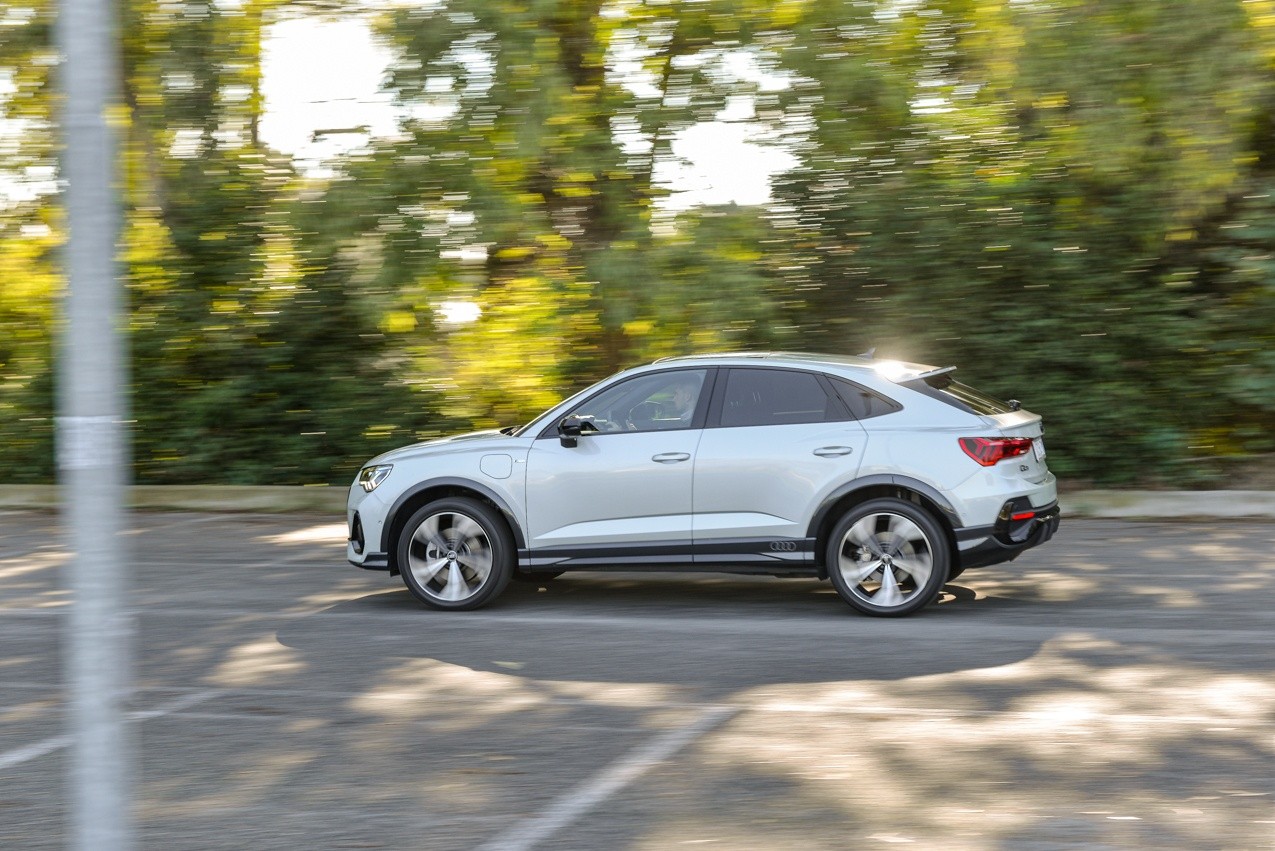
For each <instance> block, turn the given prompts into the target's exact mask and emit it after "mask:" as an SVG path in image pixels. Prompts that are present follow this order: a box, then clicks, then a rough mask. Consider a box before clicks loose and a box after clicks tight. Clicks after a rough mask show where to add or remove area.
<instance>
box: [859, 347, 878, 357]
mask: <svg viewBox="0 0 1275 851" xmlns="http://www.w3.org/2000/svg"><path fill="white" fill-rule="evenodd" d="M876 356H877V347H876V346H873V347H872V348H870V349H868V350H867V351H866V352H864V353H863V354H861V355H859V357H861V358H867V359H868V360H872V359H873V358H874V357H876Z"/></svg>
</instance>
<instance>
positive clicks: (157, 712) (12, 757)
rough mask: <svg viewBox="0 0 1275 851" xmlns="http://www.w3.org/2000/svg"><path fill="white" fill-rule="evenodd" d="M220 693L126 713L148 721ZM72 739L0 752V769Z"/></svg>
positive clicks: (56, 748) (212, 691)
mask: <svg viewBox="0 0 1275 851" xmlns="http://www.w3.org/2000/svg"><path fill="white" fill-rule="evenodd" d="M220 694H221V690H220V689H207V690H205V691H199V692H194V693H192V694H183V695H180V696H179V697H175V698H173V699H172V700H170V701H168V702H167V703H163V704H160V705H159V706H157V707H155V708H154V709H145V710H140V711H137V712H130V713H128V716H127V718H128V720H129V721H149V720H151V719H152V718H162V717H164V716H165V715H172V714H174V713H177V712H181V711H182V710H183V709H189V708H190V707H192V706H195V705H197V704H200V703H203V702H204V701H206V700H211V699H212V698H214V697H217V696H218V695H220ZM73 741H74V739H73V738H72V737H71V736H69V735H62V736H50V737H49V738H47V739H43V740H41V741H39V742H33V743H32V744H29V745H24V746H23V747H20V748H14V749H13V750H11V751H6V752H5V753H0V770H3V769H6V768H12V767H13V766H15V765H21V764H22V763H24V762H30V761H31V760H33V759H39V758H40V757H42V756H47V755H48V754H51V753H54V752H55V751H60V750H62V749H63V748H69V747H70V746H71V744H72V742H73Z"/></svg>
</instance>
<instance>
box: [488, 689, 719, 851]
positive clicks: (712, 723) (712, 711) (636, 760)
mask: <svg viewBox="0 0 1275 851" xmlns="http://www.w3.org/2000/svg"><path fill="white" fill-rule="evenodd" d="M738 712H739V708H737V707H733V706H714V707H711V708H709V709H707V710H705V711H704V712H703V713H701V714H700V716H699V717H698V718H696V719H695V720H694V721H692V722H691V723H690V724H687V725H686V726H684V727H679V728H677V729H675V730H670V731H668V732H667V733H665V734H664V735H662V736H658V737H656V738H655V739H654V740H652V741H651V742H649V743H648V744H646V745H643V746H641V747H639V748H637V749H636V750H633V751H631V752H630V753H629V754H628V755H627V756H625V757H623V758H621V759H620V760H619V761H617V762H614V763H612V764H611V765H609V766H607V767H606V768H604V769H603V770H602V771H600V772H598V773H597V774H595V775H594V776H593V777H590V778H589V779H588V780H586V781H585V782H584V783H581V784H580V785H579V786H577V787H576V788H574V789H572V790H571V791H570V792H568V793H567V794H565V795H563V796H562V797H561V798H559V799H558V800H556V801H554V802H553V803H552V804H550V805H549V808H548V809H547V810H546V811H545V812H543V813H541V814H540V815H538V816H536V817H535V818H531V819H527V820H525V821H523V822H521V823H519V824H516V825H514V826H513V827H512V828H511V829H509V830H507V831H505V832H504V833H502V834H500V835H499V836H497V837H496V838H495V839H492V840H491V841H489V842H487V843H486V844H484V845H482V846H481V848H480V850H479V851H526V849H530V848H533V847H535V845H536V844H537V843H539V842H542V841H543V840H545V839H548V838H549V837H551V836H553V835H554V834H555V833H557V832H558V831H560V830H562V829H563V828H564V827H566V826H567V825H569V824H571V823H572V822H574V821H576V820H577V819H579V818H580V817H581V816H582V815H584V814H585V813H587V812H588V811H589V810H591V809H593V808H594V807H596V806H597V805H598V804H600V803H601V802H602V801H605V800H606V799H607V798H609V797H611V796H612V795H614V794H615V793H616V792H619V791H620V790H621V789H623V788H624V787H626V786H628V785H629V784H631V783H632V782H633V781H635V780H637V779H638V778H639V777H641V776H642V775H643V774H646V772H648V771H650V770H651V769H652V768H654V767H655V766H657V765H659V764H660V763H661V762H663V761H664V760H666V759H668V758H669V757H670V756H672V755H673V754H675V753H677V752H678V751H679V750H681V749H682V748H683V747H685V746H686V745H687V744H688V743H690V742H692V741H694V740H695V739H697V738H699V737H700V736H702V735H704V734H705V733H707V732H708V731H709V730H712V729H713V728H714V727H717V726H718V725H720V724H721V723H723V722H724V721H726V720H727V719H728V718H731V717H732V716H734V715H735V714H736V713H738Z"/></svg>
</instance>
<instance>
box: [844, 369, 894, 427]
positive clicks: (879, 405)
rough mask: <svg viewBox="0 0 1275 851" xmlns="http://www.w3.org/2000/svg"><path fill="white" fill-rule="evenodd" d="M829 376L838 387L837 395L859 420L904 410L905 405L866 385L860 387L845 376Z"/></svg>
mask: <svg viewBox="0 0 1275 851" xmlns="http://www.w3.org/2000/svg"><path fill="white" fill-rule="evenodd" d="M828 377H829V379H831V381H832V386H833V387H835V388H837V395H839V396H840V397H841V399H842V401H843V402H845V403H846V407H848V408H849V409H850V414H851V415H852V416H853V417H854V418H855V419H857V420H866V419H870V418H872V417H879V416H881V415H883V414H892V413H894V412H895V411H901V410H903V406H902V405H900V404H899V403H898V402H895V401H893V400H891V399H887V398H885V397H884V396H878V395H877V394H876V393H873V392H872V391H871V390H869V389H867V388H866V387H860V386H859V385H858V384H854V383H852V382H849V381H846V380H845V379H843V378H833V377H832V376H828Z"/></svg>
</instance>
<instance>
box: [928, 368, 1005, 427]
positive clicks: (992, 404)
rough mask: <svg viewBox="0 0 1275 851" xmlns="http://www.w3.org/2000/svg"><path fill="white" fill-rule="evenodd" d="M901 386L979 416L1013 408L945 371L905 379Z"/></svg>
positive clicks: (1003, 411) (1001, 412) (1003, 412)
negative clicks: (908, 379)
mask: <svg viewBox="0 0 1275 851" xmlns="http://www.w3.org/2000/svg"><path fill="white" fill-rule="evenodd" d="M903 386H904V387H908V388H910V389H912V390H916V391H917V392H918V393H924V394H925V395H926V396H929V397H930V398H931V399H938V400H939V401H940V402H946V403H947V404H949V405H951V406H952V407H954V408H960V409H961V410H962V411H966V412H968V413H971V414H978V415H980V416H985V417H986V416H992V415H993V414H1008V413H1009V412H1010V411H1012V410H1014V407H1013V406H1012V405H1010V403H1009V402H1006V401H1004V400H1001V399H997V398H996V397H995V396H989V395H987V394H986V393H984V392H982V391H981V390H975V389H974V388H973V387H970V386H969V385H968V384H962V383H961V382H959V381H957V380H956V379H954V378H953V377H952V375H951V373H947V372H945V373H941V374H939V375H931V376H928V377H926V378H918V379H914V380H912V381H905V382H903Z"/></svg>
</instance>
